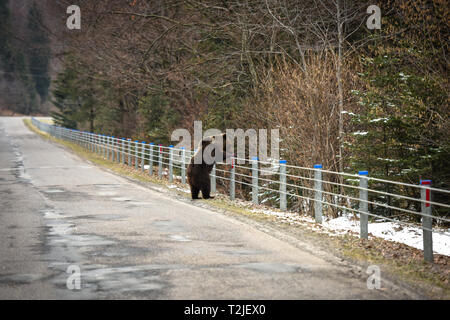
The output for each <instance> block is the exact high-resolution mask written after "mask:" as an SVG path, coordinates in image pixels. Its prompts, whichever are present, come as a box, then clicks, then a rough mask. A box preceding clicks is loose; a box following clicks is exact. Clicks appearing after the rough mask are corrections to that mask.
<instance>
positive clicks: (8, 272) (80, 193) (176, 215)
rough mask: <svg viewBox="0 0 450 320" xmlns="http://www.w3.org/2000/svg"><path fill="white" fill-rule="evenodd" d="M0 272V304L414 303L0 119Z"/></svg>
mask: <svg viewBox="0 0 450 320" xmlns="http://www.w3.org/2000/svg"><path fill="white" fill-rule="evenodd" d="M300 241H301V240H300ZM308 245H309V246H310V244H308ZM0 265H1V267H0V298H1V299H80V298H81V299H116V298H122V299H135V298H137V299H141V298H145V299H386V298H394V299H408V298H416V297H417V296H415V295H414V294H412V293H411V292H410V291H409V290H406V289H403V288H401V287H398V286H396V285H392V284H389V285H387V284H386V282H383V281H382V288H381V290H376V289H375V290H369V289H368V288H367V283H366V280H367V277H368V275H366V274H365V273H364V272H363V273H362V274H357V273H355V272H352V271H351V270H350V268H349V267H346V266H343V265H340V264H338V263H333V262H330V259H324V258H323V257H321V256H319V255H316V254H314V248H313V249H312V250H302V249H301V246H300V247H299V246H294V245H292V244H291V243H289V242H287V241H283V240H280V238H279V237H274V236H273V235H271V234H270V232H264V231H261V230H259V229H258V228H255V227H254V226H252V225H251V224H247V223H243V222H242V221H238V220H236V219H233V218H232V217H230V216H227V215H224V214H221V213H218V212H215V211H211V210H207V209H205V208H201V207H199V206H196V205H193V204H191V203H189V201H187V202H186V201H178V200H176V199H174V198H173V197H171V196H170V195H167V194H163V193H161V192H158V191H157V190H153V189H150V188H146V187H143V186H141V185H139V184H136V183H133V182H132V181H129V180H128V179H125V178H122V177H119V176H117V175H114V174H113V173H110V172H107V171H106V170H104V169H102V168H99V167H97V166H95V165H93V164H91V163H89V162H87V161H85V160H83V159H81V158H79V157H78V156H76V155H74V154H72V153H71V152H69V151H67V150H66V149H64V148H63V147H61V146H59V145H57V144H56V143H53V142H49V141H47V140H45V139H43V138H41V137H40V136H38V135H36V134H34V133H32V132H31V131H30V130H29V129H28V128H27V127H26V126H25V125H24V124H23V122H22V119H21V118H0ZM69 266H74V267H72V268H75V270H76V269H77V268H79V270H80V272H81V274H80V285H81V288H80V289H79V290H77V289H74V290H71V289H69V288H68V286H67V281H68V279H69V276H71V274H69V273H67V270H68V268H69ZM73 279H76V274H75V275H72V278H70V280H73ZM69 282H70V283H72V284H76V281H75V282H73V281H69Z"/></svg>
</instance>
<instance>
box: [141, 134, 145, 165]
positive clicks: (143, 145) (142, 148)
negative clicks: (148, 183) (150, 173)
mask: <svg viewBox="0 0 450 320" xmlns="http://www.w3.org/2000/svg"><path fill="white" fill-rule="evenodd" d="M141 143H142V144H141V171H142V172H144V171H145V169H144V164H145V141H142V142H141Z"/></svg>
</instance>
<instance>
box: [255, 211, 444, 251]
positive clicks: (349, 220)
mask: <svg viewBox="0 0 450 320" xmlns="http://www.w3.org/2000/svg"><path fill="white" fill-rule="evenodd" d="M252 211H253V212H259V213H264V214H267V215H271V216H276V217H278V218H280V219H281V220H284V221H286V222H289V223H292V224H301V225H303V226H306V227H308V228H309V229H312V230H316V231H321V232H325V233H327V234H329V235H331V236H335V235H341V234H346V233H348V231H353V232H355V233H356V234H359V219H355V218H354V217H353V215H347V216H345V215H344V216H341V217H339V218H336V219H324V221H323V223H322V225H318V224H315V223H314V219H313V218H311V217H309V216H300V215H298V214H297V213H293V212H280V211H272V210H267V209H266V210H262V209H253V210H252ZM439 232H440V233H437V232H433V251H434V252H436V253H439V254H443V255H446V256H450V229H446V230H442V229H441V230H439ZM369 233H370V234H372V235H373V236H375V237H379V238H382V239H385V240H389V241H394V242H400V243H404V244H406V245H408V246H411V247H414V248H417V249H420V250H423V242H422V241H423V240H422V229H421V228H420V227H414V226H406V225H403V224H401V223H394V222H369Z"/></svg>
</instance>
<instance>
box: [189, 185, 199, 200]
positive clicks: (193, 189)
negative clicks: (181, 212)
mask: <svg viewBox="0 0 450 320" xmlns="http://www.w3.org/2000/svg"><path fill="white" fill-rule="evenodd" d="M199 192H200V189H199V188H197V187H195V186H191V196H192V200H195V199H198V193H199Z"/></svg>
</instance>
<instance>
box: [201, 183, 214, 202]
mask: <svg viewBox="0 0 450 320" xmlns="http://www.w3.org/2000/svg"><path fill="white" fill-rule="evenodd" d="M202 197H203V199H212V198H214V197H211V186H210V185H209V183H208V184H207V185H206V186H203V187H202Z"/></svg>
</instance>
